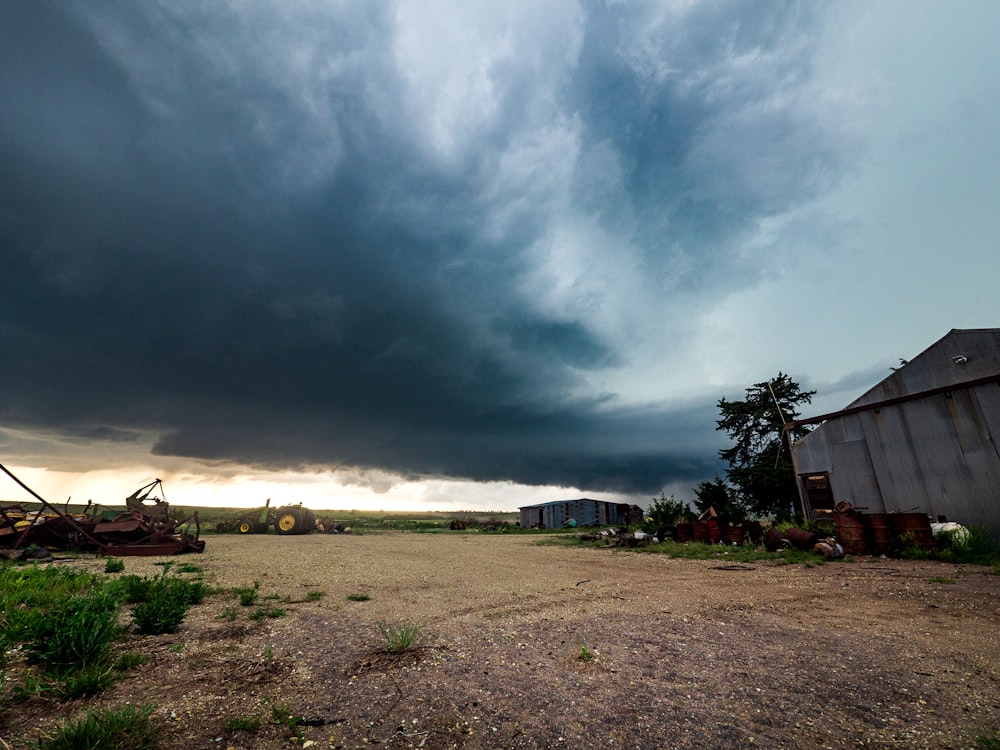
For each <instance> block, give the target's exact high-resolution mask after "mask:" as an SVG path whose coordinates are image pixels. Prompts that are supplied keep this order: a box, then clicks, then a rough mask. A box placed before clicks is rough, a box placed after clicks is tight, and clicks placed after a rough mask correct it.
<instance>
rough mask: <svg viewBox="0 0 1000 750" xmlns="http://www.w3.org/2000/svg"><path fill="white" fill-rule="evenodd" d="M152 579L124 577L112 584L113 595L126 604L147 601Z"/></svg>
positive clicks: (135, 576)
mask: <svg viewBox="0 0 1000 750" xmlns="http://www.w3.org/2000/svg"><path fill="white" fill-rule="evenodd" d="M153 580H154V579H152V578H146V577H144V576H137V575H134V574H130V575H125V576H122V577H121V578H119V579H118V580H117V581H115V582H114V584H112V589H113V590H114V592H115V594H116V595H117V596H118V597H119V598H120V599H121V600H122V601H124V602H125V603H126V604H138V603H139V602H145V601H149V590H150V588H151V587H152V585H153Z"/></svg>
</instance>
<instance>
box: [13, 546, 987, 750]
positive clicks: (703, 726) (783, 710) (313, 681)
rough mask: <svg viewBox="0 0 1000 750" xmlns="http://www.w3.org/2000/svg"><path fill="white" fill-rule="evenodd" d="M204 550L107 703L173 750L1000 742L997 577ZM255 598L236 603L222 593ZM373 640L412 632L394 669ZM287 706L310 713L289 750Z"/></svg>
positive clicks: (33, 706) (37, 708)
mask: <svg viewBox="0 0 1000 750" xmlns="http://www.w3.org/2000/svg"><path fill="white" fill-rule="evenodd" d="M207 541H208V545H207V549H206V551H205V553H204V554H203V555H185V556H183V557H178V558H172V561H173V562H175V563H176V564H181V563H191V564H194V565H197V566H199V567H200V568H202V569H203V571H204V573H203V575H204V579H205V580H206V581H207V582H208V583H210V584H212V585H213V586H217V587H220V588H222V589H225V590H226V592H225V593H220V594H217V595H214V596H211V597H209V598H208V599H207V600H206V602H205V603H204V604H203V605H201V606H200V607H197V608H195V609H194V610H192V611H191V612H190V613H189V616H188V619H187V620H186V621H185V624H184V626H183V627H182V629H181V631H180V632H179V633H177V634H174V635H172V636H162V637H156V638H146V639H142V640H141V641H138V640H137V641H136V643H135V644H133V645H132V646H131V648H133V649H141V650H142V651H144V652H145V653H147V654H148V656H149V662H148V663H147V664H146V665H145V666H144V667H143V668H141V669H140V670H137V671H134V672H132V673H130V674H129V676H128V677H127V678H126V679H125V680H123V681H122V682H120V683H119V684H118V685H116V686H115V687H113V688H112V689H111V690H109V691H108V692H106V693H104V694H102V696H101V697H100V699H99V700H98V701H97V702H96V703H97V704H100V705H119V704H121V703H122V702H124V701H127V700H128V701H136V702H141V703H149V704H152V705H153V706H155V707H156V711H157V714H158V715H160V716H162V717H163V719H164V721H165V722H166V724H167V731H166V733H165V736H164V741H163V747H164V748H166V749H168V750H169V749H172V748H201V747H204V748H208V747H211V748H288V747H295V746H298V747H315V748H329V747H368V746H371V745H379V746H385V747H391V748H406V747H423V748H446V747H462V748H549V747H567V748H596V747H602V748H604V747H606V748H621V747H629V748H734V747H744V748H745V747H763V748H818V747H829V748H848V747H893V748H965V747H970V748H971V747H975V745H976V738H977V737H981V736H985V735H990V733H991V732H995V731H997V730H998V729H1000V718H998V717H1000V576H997V575H994V574H993V571H992V570H991V569H988V568H975V567H969V566H964V567H963V566H956V565H950V564H943V563H936V562H915V561H900V560H888V559H879V558H859V559H857V560H855V561H854V562H837V563H827V564H825V565H816V566H813V567H806V566H804V565H802V564H797V565H779V564H774V563H754V564H744V565H732V564H729V563H728V562H727V559H726V556H725V555H724V554H721V551H720V555H719V556H718V557H717V559H715V560H708V561H695V560H679V559H671V558H668V557H667V556H665V555H653V554H643V553H639V552H635V551H626V550H619V551H615V550H611V549H597V548H583V547H567V546H563V545H559V544H552V543H545V538H544V537H538V536H529V535H504V534H497V535H488V534H474V533H458V532H451V533H437V534H415V533H409V534H408V533H380V534H370V535H350V534H347V535H318V534H316V535H309V536H301V537H278V536H274V535H266V536H253V537H240V536H218V537H215V536H209V537H208V538H207ZM156 562H157V560H156V559H141V558H129V559H126V565H127V571H126V572H129V573H139V574H143V575H148V574H153V573H159V572H160V570H161V568H160V567H158V566H156V565H155V563H156ZM161 562H162V561H161ZM72 564H74V565H79V566H84V567H91V568H93V569H97V570H103V563H102V562H101V561H100V560H88V561H78V562H75V563H72ZM185 575H188V576H190V574H185ZM255 586H256V587H257V588H256V589H255V590H256V591H257V593H258V601H257V602H256V603H255V604H254V605H253V606H250V607H242V606H240V602H239V600H238V595H237V594H236V593H235V592H233V591H232V590H233V589H235V588H241V587H242V588H247V589H254V587H255ZM349 596H354V598H355V599H358V598H360V599H364V597H368V599H367V600H363V601H354V600H351V599H348V597H349ZM256 611H261V612H263V611H270V614H275V615H277V614H278V613H279V611H283V612H284V615H283V616H275V617H271V616H267V615H266V614H264V615H261V614H258V615H257V617H258V618H259V619H254V618H253V617H251V614H252V613H253V612H256ZM379 623H386V624H389V625H402V624H404V623H412V624H414V625H417V626H418V627H419V628H420V638H419V640H418V641H417V644H416V646H415V647H414V648H411V649H409V650H406V651H404V652H403V653H401V654H396V655H393V654H389V653H386V651H385V649H384V645H385V640H384V638H383V636H382V634H381V632H380V629H379ZM588 657H590V658H588ZM91 705H94V702H91V703H87V704H83V703H79V704H72V705H66V704H54V703H53V704H50V703H45V702H42V701H38V700H32V701H28V702H27V703H24V704H19V705H17V706H14V707H12V708H8V709H7V711H6V712H5V716H6V723H5V726H4V729H3V730H2V732H0V735H2V736H3V738H4V739H5V740H6V741H7V742H8V743H11V746H12V747H21V746H26V745H27V744H29V743H30V742H32V741H33V739H34V738H35V737H37V733H38V730H39V728H45V727H48V726H51V725H52V723H53V721H55V720H57V719H61V718H63V717H68V716H75V715H78V714H79V712H80V711H82V710H83V708H85V707H88V706H91ZM278 709H287V711H289V712H291V713H292V714H294V715H296V716H301V717H302V718H303V723H301V724H300V725H299V726H298V731H299V736H297V737H294V740H293V733H292V732H291V731H290V730H289V729H288V727H286V726H283V725H280V724H276V723H275V722H274V715H275V713H276V712H277V710H278ZM253 717H257V718H260V719H261V721H262V724H261V726H260V728H259V729H256V730H247V729H240V730H235V731H227V730H226V725H227V722H228V723H229V724H232V723H233V720H235V719H242V718H253Z"/></svg>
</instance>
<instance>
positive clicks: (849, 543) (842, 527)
mask: <svg viewBox="0 0 1000 750" xmlns="http://www.w3.org/2000/svg"><path fill="white" fill-rule="evenodd" d="M833 523H834V526H835V527H836V528H837V542H838V543H839V544H840V546H841V547H843V548H844V552H846V553H847V554H849V555H866V554H868V543H867V541H866V540H865V522H864V519H862V517H861V514H860V513H855V512H854V511H852V510H849V511H847V512H844V513H834V514H833Z"/></svg>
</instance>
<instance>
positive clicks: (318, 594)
mask: <svg viewBox="0 0 1000 750" xmlns="http://www.w3.org/2000/svg"><path fill="white" fill-rule="evenodd" d="M324 596H326V592H325V591H310V592H308V593H307V594H306V601H307V602H318V601H319V600H320V599H322V598H323V597H324Z"/></svg>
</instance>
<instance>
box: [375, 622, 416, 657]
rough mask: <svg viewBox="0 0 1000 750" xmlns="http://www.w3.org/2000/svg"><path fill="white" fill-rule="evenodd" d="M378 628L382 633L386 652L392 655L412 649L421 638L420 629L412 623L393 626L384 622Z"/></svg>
mask: <svg viewBox="0 0 1000 750" xmlns="http://www.w3.org/2000/svg"><path fill="white" fill-rule="evenodd" d="M378 627H379V630H381V631H382V638H383V640H384V641H385V650H386V651H388V652H389V653H390V654H398V653H401V652H403V651H406V650H407V649H409V648H412V647H413V645H414V644H415V643H416V642H417V639H418V638H419V637H420V627H419V626H417V625H414V624H413V623H410V622H405V623H403V624H402V625H392V624H390V623H388V622H386V621H384V620H383V621H382V622H380V623H379V624H378Z"/></svg>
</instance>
